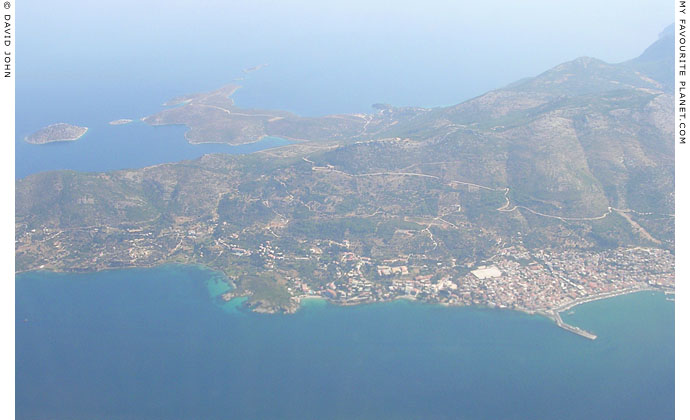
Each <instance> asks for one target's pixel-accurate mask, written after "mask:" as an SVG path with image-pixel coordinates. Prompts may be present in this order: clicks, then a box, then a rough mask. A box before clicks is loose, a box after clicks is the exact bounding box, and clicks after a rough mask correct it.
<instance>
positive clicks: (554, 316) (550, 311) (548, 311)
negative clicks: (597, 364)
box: [15, 262, 675, 340]
mask: <svg viewBox="0 0 690 420" xmlns="http://www.w3.org/2000/svg"><path fill="white" fill-rule="evenodd" d="M166 266H168V267H175V266H179V267H193V268H196V269H199V270H203V271H208V272H209V273H211V274H213V275H220V276H222V278H223V281H225V282H227V283H228V285H230V282H229V281H228V280H229V279H228V277H227V276H226V275H225V273H224V272H223V271H222V270H218V269H216V268H213V267H210V266H207V265H204V264H199V263H180V262H166V263H162V264H156V265H151V266H128V267H111V268H104V269H100V270H83V271H81V270H71V271H70V270H66V271H55V270H45V269H36V270H25V271H15V276H16V275H20V274H24V273H32V272H45V273H55V274H90V273H98V272H106V271H116V270H131V269H144V270H147V269H156V268H165V267H166ZM654 291H658V292H664V293H666V294H668V293H675V291H674V290H670V289H668V288H662V287H651V286H644V287H634V288H626V289H620V290H615V291H611V292H605V293H599V294H595V295H591V296H586V297H582V298H578V299H575V300H573V301H571V302H568V303H566V304H563V305H561V306H558V307H555V308H543V309H537V310H530V309H526V308H520V307H515V308H501V307H497V306H490V305H481V304H472V305H458V304H451V303H447V302H425V301H422V300H419V299H417V298H416V297H414V296H412V295H400V296H396V297H394V298H392V299H388V300H372V299H367V300H356V301H345V302H340V301H334V300H331V299H328V298H326V297H323V296H320V295H299V296H294V297H293V298H292V303H293V304H294V306H292V305H291V306H290V307H289V308H282V309H286V310H282V311H281V310H280V308H279V307H276V308H275V309H276V310H273V311H267V310H260V311H257V310H254V308H251V310H252V311H253V312H257V313H269V314H284V315H288V314H294V313H295V312H297V311H299V310H300V309H301V308H302V307H303V306H305V305H304V304H305V303H307V302H309V301H311V302H323V303H327V304H331V305H334V306H342V307H345V306H358V305H365V304H377V303H381V304H385V303H391V302H396V301H407V302H417V303H421V304H429V305H439V306H443V307H466V308H488V309H496V310H509V311H515V312H521V313H525V314H528V315H540V316H543V317H545V318H548V319H550V320H552V321H553V322H554V323H555V324H556V326H558V327H559V328H562V329H564V330H566V331H568V332H571V333H574V334H577V335H580V336H582V337H584V338H587V339H589V340H595V339H596V338H597V335H596V334H594V333H592V332H590V331H586V330H584V329H582V328H579V327H577V326H573V325H570V324H568V323H566V322H565V321H563V319H562V318H561V313H562V312H564V311H567V310H569V309H572V308H574V307H576V306H578V305H582V304H585V303H590V302H594V301H598V300H604V299H609V298H614V297H618V296H623V295H628V294H633V293H638V292H654ZM230 293H232V292H231V291H230ZM247 297H248V296H247V295H237V296H232V297H231V298H230V299H225V298H224V299H223V300H225V302H226V303H230V302H238V303H237V306H239V305H243V304H244V303H245V302H246V299H247Z"/></svg>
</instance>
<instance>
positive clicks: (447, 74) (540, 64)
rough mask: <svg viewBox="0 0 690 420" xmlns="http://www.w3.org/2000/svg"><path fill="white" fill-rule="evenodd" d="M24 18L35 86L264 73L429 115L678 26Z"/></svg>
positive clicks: (304, 12) (619, 0)
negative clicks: (264, 68)
mask: <svg viewBox="0 0 690 420" xmlns="http://www.w3.org/2000/svg"><path fill="white" fill-rule="evenodd" d="M17 18H18V23H17V36H18V38H17V46H18V62H17V69H18V71H19V72H21V75H23V77H24V80H25V81H29V80H36V81H39V80H45V79H46V78H53V79H55V80H60V79H61V78H82V77H84V74H86V73H89V74H93V73H94V72H98V73H99V75H100V77H102V78H103V80H106V81H107V80H117V79H118V78H121V77H123V76H122V75H123V73H124V74H128V75H129V76H128V77H132V78H140V79H141V80H151V79H152V74H151V73H155V74H158V75H159V76H160V77H161V78H166V79H167V78H169V79H174V78H176V77H178V78H180V79H184V78H189V77H192V78H194V77H196V78H199V79H202V80H204V78H205V79H208V84H209V85H211V84H213V83H218V82H220V79H221V77H220V76H218V72H217V69H218V67H219V66H226V67H228V68H229V67H232V65H235V64H236V65H237V66H238V67H239V68H242V67H246V66H250V65H254V64H259V63H264V62H266V63H269V64H270V65H271V67H272V70H273V71H275V72H278V71H284V73H285V74H292V75H294V76H292V78H288V79H286V80H289V81H290V83H293V84H296V85H299V84H300V83H301V82H300V81H301V80H305V79H309V81H310V82H309V83H306V85H310V84H311V85H313V87H312V88H309V87H305V89H304V90H303V91H302V93H303V94H304V95H307V96H309V97H310V98H311V97H313V99H314V100H318V97H319V96H325V95H333V94H336V92H335V91H333V92H330V91H329V88H328V87H329V86H331V85H334V84H338V83H343V84H348V85H349V84H352V83H358V82H359V81H361V83H362V86H364V87H365V88H363V89H364V90H363V91H362V92H361V95H363V96H366V98H362V100H363V101H365V100H366V101H369V99H373V98H374V97H375V96H376V97H379V99H380V101H389V102H391V103H395V104H401V103H398V102H409V101H410V100H414V101H416V103H415V104H416V105H425V106H431V105H443V104H449V103H454V102H458V101H459V100H462V99H467V98H468V97H471V96H474V95H478V94H480V93H482V92H484V91H486V90H488V89H492V88H497V87H500V86H503V85H505V84H508V83H510V82H512V81H514V80H516V79H519V78H522V77H526V76H533V75H536V74H538V73H541V72H542V71H545V70H547V69H548V68H550V67H552V66H554V65H557V64H559V63H561V62H563V61H568V60H571V59H574V58H576V57H579V56H583V55H587V56H593V57H597V58H600V59H603V60H605V61H608V62H619V61H624V60H627V59H630V58H633V57H635V56H637V55H639V54H640V53H641V52H642V51H643V50H644V48H645V47H646V46H648V45H649V44H651V43H652V42H653V41H654V40H655V39H656V38H657V35H658V33H659V32H661V31H662V29H663V28H664V27H665V26H667V25H668V24H670V23H671V22H672V20H673V3H672V2H671V1H663V2H660V1H659V0H640V1H635V2H630V1H623V0H614V1H609V0H596V1H593V0H580V1H577V2H573V1H568V2H566V1H558V0H522V1H515V0H512V1H493V2H477V1H437V0H425V1H416V2H412V1H401V0H396V1H372V0H365V1H363V0H348V1H325V0H321V1H313V0H301V1H270V0H260V1H256V0H252V1H218V0H207V1H179V0H166V1H158V0H156V1H147V0H120V1H117V2H109V1H84V0H62V1H59V2H46V1H44V0H40V1H39V0H25V1H22V2H21V3H19V4H18V8H17ZM161 62H166V63H169V66H167V67H166V70H165V72H161V70H160V63H161ZM46 67H50V69H51V70H50V75H46ZM210 69H214V70H213V71H211V70H210ZM163 73H164V74H163ZM286 77H287V76H286ZM276 80H277V79H276ZM275 83H276V84H278V83H279V82H275ZM280 83H283V82H280ZM202 84H203V83H202ZM266 89H268V87H267V88H266ZM295 92H296V91H295ZM367 92H371V98H369V97H368V96H367V95H368V94H367ZM432 93H433V94H432ZM381 96H382V97H381ZM374 102H377V101H374ZM353 104H354V102H353ZM267 105H273V104H267ZM277 105H280V101H278V103H277ZM288 105H289V104H288ZM324 106H326V104H325V103H324ZM343 106H346V105H343ZM353 106H355V105H353ZM343 111H347V109H343Z"/></svg>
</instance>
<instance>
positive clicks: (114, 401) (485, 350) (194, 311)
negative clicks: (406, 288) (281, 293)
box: [16, 266, 674, 419]
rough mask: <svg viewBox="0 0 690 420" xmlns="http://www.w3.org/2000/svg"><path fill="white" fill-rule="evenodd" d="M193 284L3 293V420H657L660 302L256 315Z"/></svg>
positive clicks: (104, 282) (21, 278) (314, 308)
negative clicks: (11, 343) (9, 304)
mask: <svg viewBox="0 0 690 420" xmlns="http://www.w3.org/2000/svg"><path fill="white" fill-rule="evenodd" d="M219 293H222V287H221V285H219V284H218V283H217V274H215V273H213V272H210V271H208V270H203V269H199V268H197V267H186V266H165V267H160V268H155V269H146V270H144V269H142V270H121V271H107V272H101V273H95V274H77V275H74V274H55V273H25V274H21V275H18V276H17V277H16V318H17V324H16V372H17V374H16V406H17V418H19V419H93V418H108V419H228V418H233V419H234V418H237V419H276V418H285V419H324V418H329V419H485V418H501V419H534V418H541V419H547V418H558V419H582V418H588V419H612V418H625V419H651V418H654V419H668V418H673V409H674V361H673V358H674V335H673V331H674V318H673V314H674V303H672V302H668V301H666V300H665V298H664V295H663V294H661V293H639V294H635V295H628V296H622V297H618V298H614V299H609V300H605V301H598V302H593V303H590V304H586V305H582V306H580V307H577V308H575V312H574V314H572V315H567V316H566V318H567V320H568V321H569V322H573V323H576V324H577V325H579V326H582V327H584V328H587V329H590V330H592V331H593V332H595V333H597V334H598V335H599V339H597V340H596V341H593V342H592V341H589V340H586V339H583V338H581V337H579V336H576V335H574V334H571V333H568V332H566V331H564V330H562V329H559V328H557V327H555V325H554V324H553V323H552V322H551V321H549V320H547V319H545V318H541V317H537V316H529V315H526V314H522V313H517V312H510V311H498V310H489V309H477V308H446V307H440V306H432V305H423V304H416V303H410V302H403V301H399V302H394V303H386V304H375V305H364V306H356V307H335V306H332V305H329V304H325V303H324V302H321V301H310V302H308V303H307V304H306V305H305V306H304V307H303V308H302V310H300V311H299V312H298V313H297V314H294V315H290V316H280V315H278V316H276V315H258V314H254V313H249V312H246V311H244V310H243V309H242V308H241V307H239V306H238V305H237V302H236V301H233V302H231V303H229V304H224V303H222V301H221V300H220V299H219V298H218V297H217V295H218V294H219Z"/></svg>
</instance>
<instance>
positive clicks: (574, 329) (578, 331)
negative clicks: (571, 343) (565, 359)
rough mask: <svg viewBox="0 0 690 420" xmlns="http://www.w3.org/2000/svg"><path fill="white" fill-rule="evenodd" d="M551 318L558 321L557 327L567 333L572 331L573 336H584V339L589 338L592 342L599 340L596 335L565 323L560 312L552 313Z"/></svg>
mask: <svg viewBox="0 0 690 420" xmlns="http://www.w3.org/2000/svg"><path fill="white" fill-rule="evenodd" d="M551 318H553V320H554V321H556V325H558V326H559V327H561V328H563V329H564V330H566V331H570V332H571V333H573V334H577V335H579V336H582V337H584V338H588V339H590V340H596V339H597V336H596V334H592V333H591V332H589V331H585V330H583V329H582V328H578V327H575V326H572V325H570V324H566V323H565V322H563V319H561V314H560V312H557V311H553V312H552V313H551Z"/></svg>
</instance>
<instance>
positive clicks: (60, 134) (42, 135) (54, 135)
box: [24, 123, 89, 144]
mask: <svg viewBox="0 0 690 420" xmlns="http://www.w3.org/2000/svg"><path fill="white" fill-rule="evenodd" d="M88 130H89V129H88V128H87V127H79V126H78V125H72V124H67V123H58V124H51V125H49V126H47V127H44V128H41V129H40V130H38V131H36V132H35V133H33V134H31V135H30V136H27V137H26V138H24V141H26V142H27V143H31V144H46V143H53V142H57V141H75V140H78V139H79V138H80V137H81V136H83V135H84V134H86V132H87V131H88Z"/></svg>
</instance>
